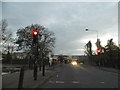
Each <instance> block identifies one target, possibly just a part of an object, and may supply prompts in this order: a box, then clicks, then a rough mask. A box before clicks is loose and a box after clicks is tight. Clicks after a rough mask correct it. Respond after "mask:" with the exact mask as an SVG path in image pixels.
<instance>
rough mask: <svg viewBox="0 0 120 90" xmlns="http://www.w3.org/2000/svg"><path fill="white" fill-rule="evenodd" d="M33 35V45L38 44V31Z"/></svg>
mask: <svg viewBox="0 0 120 90" xmlns="http://www.w3.org/2000/svg"><path fill="white" fill-rule="evenodd" d="M32 34H33V43H37V42H38V31H37V30H34V31H32Z"/></svg>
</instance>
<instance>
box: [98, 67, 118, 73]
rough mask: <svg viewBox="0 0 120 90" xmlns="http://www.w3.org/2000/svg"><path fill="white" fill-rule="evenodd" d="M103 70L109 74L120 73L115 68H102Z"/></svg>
mask: <svg viewBox="0 0 120 90" xmlns="http://www.w3.org/2000/svg"><path fill="white" fill-rule="evenodd" d="M100 69H101V70H104V71H108V72H114V73H119V72H120V70H118V69H115V68H107V67H100Z"/></svg>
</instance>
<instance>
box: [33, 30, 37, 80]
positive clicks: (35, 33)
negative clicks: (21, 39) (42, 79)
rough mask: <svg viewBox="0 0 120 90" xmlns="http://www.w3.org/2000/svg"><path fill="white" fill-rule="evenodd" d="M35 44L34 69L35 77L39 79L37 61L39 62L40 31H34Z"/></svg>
mask: <svg viewBox="0 0 120 90" xmlns="http://www.w3.org/2000/svg"><path fill="white" fill-rule="evenodd" d="M32 33H33V46H34V48H35V51H34V71H33V77H34V80H37V63H38V31H36V30H35V31H33V32H32Z"/></svg>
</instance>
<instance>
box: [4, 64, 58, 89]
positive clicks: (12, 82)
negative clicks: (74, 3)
mask: <svg viewBox="0 0 120 90" xmlns="http://www.w3.org/2000/svg"><path fill="white" fill-rule="evenodd" d="M54 68H55V67H54V66H52V67H46V70H45V76H42V71H38V74H37V75H38V77H37V80H34V78H33V70H25V73H24V80H23V88H37V87H40V86H42V85H43V84H44V83H45V82H47V81H48V80H49V79H50V78H51V77H52V76H54V75H55V74H56V73H57V70H55V69H54ZM19 75H20V72H16V73H11V74H5V75H3V76H2V88H3V89H4V88H18V82H19ZM6 80H7V81H6Z"/></svg>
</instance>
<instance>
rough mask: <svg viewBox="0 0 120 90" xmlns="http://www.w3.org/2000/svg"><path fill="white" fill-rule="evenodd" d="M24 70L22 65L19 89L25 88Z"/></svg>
mask: <svg viewBox="0 0 120 90" xmlns="http://www.w3.org/2000/svg"><path fill="white" fill-rule="evenodd" d="M24 71H25V70H24V67H22V68H21V70H20V76H19V83H18V89H21V88H23V79H24Z"/></svg>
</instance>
